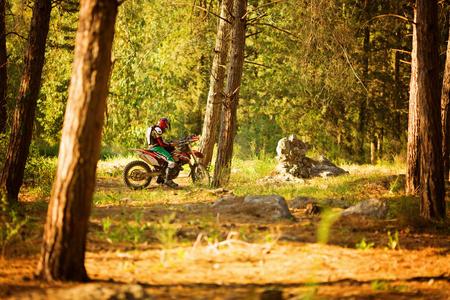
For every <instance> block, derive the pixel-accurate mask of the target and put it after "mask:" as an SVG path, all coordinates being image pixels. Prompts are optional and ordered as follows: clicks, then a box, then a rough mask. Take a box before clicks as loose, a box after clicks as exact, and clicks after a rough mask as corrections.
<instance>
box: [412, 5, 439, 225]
mask: <svg viewBox="0 0 450 300" xmlns="http://www.w3.org/2000/svg"><path fill="white" fill-rule="evenodd" d="M437 10H438V6H437V1H428V0H417V23H416V24H417V65H418V71H419V72H418V76H417V82H418V89H419V92H418V102H419V110H420V129H419V132H420V141H421V143H420V144H421V147H420V153H421V155H420V191H421V197H420V215H421V217H422V218H424V219H426V220H437V219H443V218H444V217H445V185H444V170H443V168H442V131H441V130H442V123H441V113H440V95H439V77H438V76H439V51H438V47H439V42H438V34H439V32H438V21H437V20H438V16H437Z"/></svg>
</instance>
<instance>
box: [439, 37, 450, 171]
mask: <svg viewBox="0 0 450 300" xmlns="http://www.w3.org/2000/svg"><path fill="white" fill-rule="evenodd" d="M449 110H450V33H449V40H448V43H447V58H446V60H445V71H444V79H443V81H442V94H441V117H442V157H443V168H444V178H447V179H448V177H449V171H450V155H449V154H450V111H449Z"/></svg>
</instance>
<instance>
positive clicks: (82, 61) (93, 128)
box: [37, 0, 118, 281]
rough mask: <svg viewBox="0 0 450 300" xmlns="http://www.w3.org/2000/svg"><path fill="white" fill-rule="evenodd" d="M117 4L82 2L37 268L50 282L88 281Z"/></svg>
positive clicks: (111, 1) (100, 0)
mask: <svg viewBox="0 0 450 300" xmlns="http://www.w3.org/2000/svg"><path fill="white" fill-rule="evenodd" d="M117 9H118V2H117V1H116V0H83V1H81V4H80V24H79V28H78V31H77V37H76V48H75V57H74V67H73V71H72V80H71V84H70V91H69V98H68V102H67V108H66V114H65V120H64V125H63V133H62V139H61V146H60V152H59V157H60V160H59V164H58V171H57V174H56V179H55V183H54V186H53V192H52V196H51V199H50V203H49V209H48V213H47V222H46V225H45V232H44V240H43V244H42V250H41V257H40V262H39V266H38V270H37V272H38V274H39V276H40V277H41V278H42V279H44V280H47V281H53V280H62V281H87V280H88V279H89V278H88V275H87V273H86V269H85V266H84V257H85V247H86V233H87V224H88V219H89V213H90V210H91V202H92V195H93V192H94V187H95V170H96V165H97V161H98V158H99V156H100V140H101V131H102V126H103V120H104V114H105V108H106V97H107V93H108V78H109V74H110V69H111V48H112V42H113V37H114V24H115V20H116V15H117Z"/></svg>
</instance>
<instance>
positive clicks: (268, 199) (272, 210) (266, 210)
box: [211, 195, 294, 220]
mask: <svg viewBox="0 0 450 300" xmlns="http://www.w3.org/2000/svg"><path fill="white" fill-rule="evenodd" d="M211 209H213V210H215V211H225V212H226V211H231V212H234V213H245V214H250V215H253V216H258V217H262V218H268V219H272V220H273V219H294V216H292V214H291V212H290V211H289V207H288V205H287V203H286V200H285V199H284V198H283V197H281V196H278V195H269V196H247V197H245V198H242V197H235V198H230V197H229V198H221V199H219V200H218V201H217V202H215V203H214V204H213V205H211Z"/></svg>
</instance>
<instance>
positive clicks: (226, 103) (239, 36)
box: [212, 0, 247, 186]
mask: <svg viewBox="0 0 450 300" xmlns="http://www.w3.org/2000/svg"><path fill="white" fill-rule="evenodd" d="M246 12H247V0H235V1H234V7H233V14H234V19H233V24H232V38H231V53H230V65H229V67H228V76H227V84H226V88H225V99H224V100H223V104H222V115H221V126H220V133H219V142H218V145H217V158H216V164H215V167H214V178H213V183H212V185H213V186H219V185H221V184H222V183H224V182H226V181H228V179H229V176H230V172H231V159H232V158H233V144H234V136H235V133H236V113H237V107H238V102H239V90H240V88H241V83H242V71H243V69H244V50H245V28H246V16H245V14H246Z"/></svg>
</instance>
